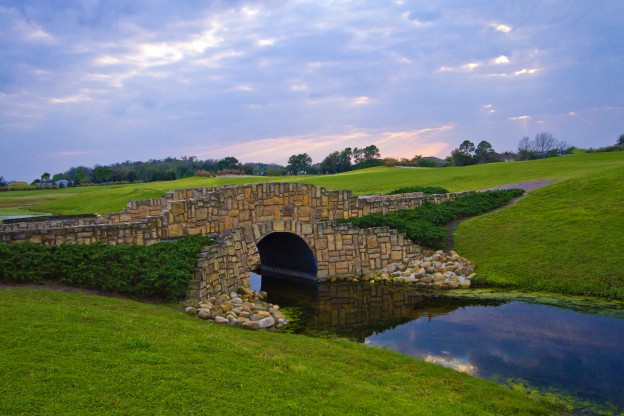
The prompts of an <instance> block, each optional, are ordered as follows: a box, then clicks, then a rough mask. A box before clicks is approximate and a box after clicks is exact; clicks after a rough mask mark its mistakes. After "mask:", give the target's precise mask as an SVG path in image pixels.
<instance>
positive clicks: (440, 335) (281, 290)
mask: <svg viewBox="0 0 624 416" xmlns="http://www.w3.org/2000/svg"><path fill="white" fill-rule="evenodd" d="M252 288H254V289H255V290H260V289H262V290H264V291H266V292H268V294H269V301H270V302H273V303H277V304H279V305H280V306H281V307H295V310H296V311H298V312H299V314H300V317H299V318H298V320H297V322H296V323H295V325H294V330H295V331H296V332H298V333H303V334H311V335H313V334H323V333H324V334H330V335H338V336H341V337H345V338H349V339H352V340H356V341H358V342H362V343H365V344H367V345H371V346H376V347H380V348H388V349H391V350H394V351H397V352H400V353H401V354H405V355H409V356H412V357H416V358H421V359H424V360H426V361H429V362H433V363H437V364H441V365H445V366H448V367H451V368H455V369H456V370H459V371H463V372H466V373H469V374H472V375H475V376H477V377H481V378H486V379H493V380H496V381H498V382H500V383H516V384H517V383H520V384H522V385H525V386H527V387H529V388H531V389H538V390H540V391H542V392H555V393H557V394H564V395H566V396H573V397H575V398H577V399H581V400H583V401H588V402H591V403H594V404H599V405H601V406H603V407H605V406H606V408H607V409H608V410H610V411H609V413H610V412H611V411H615V412H616V413H619V412H621V411H623V410H624V319H622V317H621V313H620V314H619V315H620V316H619V317H617V315H616V317H614V316H605V315H601V314H594V313H585V312H582V311H578V309H579V308H578V307H577V308H576V309H577V310H576V311H575V310H570V309H565V308H562V307H553V306H547V305H543V304H537V303H529V302H525V301H517V300H509V299H500V298H496V297H492V296H488V297H485V298H475V297H473V296H470V297H468V296H462V295H454V294H453V292H442V293H440V292H437V293H436V292H423V291H420V290H417V289H409V288H400V287H392V286H381V285H370V284H364V283H362V284H354V283H334V284H306V283H305V282H301V281H295V282H293V281H292V280H285V279H281V278H269V277H264V278H261V277H260V276H258V275H253V274H252ZM512 299H513V298H512ZM580 309H581V310H582V308H580Z"/></svg>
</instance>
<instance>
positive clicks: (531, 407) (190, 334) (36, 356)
mask: <svg viewBox="0 0 624 416" xmlns="http://www.w3.org/2000/svg"><path fill="white" fill-rule="evenodd" d="M0 327H1V328H2V331H0V345H2V354H0V369H1V370H2V371H0V414H3V415H16V414H58V415H84V414H89V415H100V414H102V415H128V414H132V415H154V414H167V415H199V414H219V415H240V414H251V415H267V414H275V415H321V414H322V415H436V416H442V415H549V414H558V413H559V412H560V411H561V410H562V408H561V407H558V406H555V405H551V404H549V403H547V402H546V401H544V400H543V399H539V398H530V397H527V396H525V395H523V394H521V393H519V392H516V391H512V390H509V389H506V388H504V387H501V386H499V385H497V384H495V383H493V382H489V381H484V380H480V379H477V378H474V377H471V376H468V375H465V374H461V373H457V372H455V371H452V370H449V369H446V368H443V367H440V366H436V365H432V364H428V363H425V362H422V361H419V360H414V359H412V358H409V357H405V356H401V355H399V354H396V353H393V352H390V351H383V350H378V349H374V348H369V347H366V346H363V345H359V344H356V343H353V342H349V341H343V340H328V339H318V338H308V337H304V336H299V335H291V334H283V333H279V334H278V333H271V332H264V331H259V332H253V331H245V330H241V329H237V328H231V327H223V326H219V325H217V324H211V323H207V322H205V321H201V320H198V319H197V318H191V317H189V316H186V315H185V314H183V313H180V312H178V311H175V310H172V309H171V308H169V307H167V306H163V305H151V304H143V303H138V302H133V301H128V300H122V299H112V298H104V297H97V296H89V295H82V294H76V293H64V292H52V291H48V290H27V289H6V290H0Z"/></svg>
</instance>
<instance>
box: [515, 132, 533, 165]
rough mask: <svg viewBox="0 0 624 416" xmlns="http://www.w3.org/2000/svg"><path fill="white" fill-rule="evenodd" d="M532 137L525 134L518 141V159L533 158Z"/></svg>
mask: <svg viewBox="0 0 624 416" xmlns="http://www.w3.org/2000/svg"><path fill="white" fill-rule="evenodd" d="M531 153H532V151H531V139H530V138H529V136H524V137H523V138H522V139H520V141H519V142H518V159H520V160H529V159H533V158H532V157H531Z"/></svg>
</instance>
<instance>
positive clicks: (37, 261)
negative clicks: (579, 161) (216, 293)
mask: <svg viewBox="0 0 624 416" xmlns="http://www.w3.org/2000/svg"><path fill="white" fill-rule="evenodd" d="M210 244H212V240H211V239H210V238H208V237H204V236H199V235H196V236H190V237H186V238H183V239H180V240H176V241H172V242H160V243H156V244H153V245H151V246H140V245H116V246H113V245H107V244H102V243H94V244H63V245H60V246H44V245H42V244H36V243H16V244H0V281H5V282H24V283H26V282H31V283H42V282H44V281H46V280H55V281H58V282H61V283H63V284H67V285H69V286H74V287H81V288H86V289H97V290H105V291H112V292H115V293H120V294H125V295H130V296H134V297H147V298H152V299H159V300H165V301H177V300H180V299H182V298H183V297H184V296H185V292H186V290H187V288H188V284H189V281H190V279H191V278H192V277H193V273H194V271H195V267H196V262H197V256H198V254H199V252H200V250H201V248H202V247H204V246H206V245H210Z"/></svg>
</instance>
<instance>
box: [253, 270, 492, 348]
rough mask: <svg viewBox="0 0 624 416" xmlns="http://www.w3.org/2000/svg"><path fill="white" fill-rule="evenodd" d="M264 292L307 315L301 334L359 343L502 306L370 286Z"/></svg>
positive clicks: (270, 286)
mask: <svg viewBox="0 0 624 416" xmlns="http://www.w3.org/2000/svg"><path fill="white" fill-rule="evenodd" d="M262 290H264V291H266V292H268V294H269V300H270V301H271V302H274V303H277V304H279V305H280V306H299V307H302V308H304V309H305V310H306V313H305V314H304V315H303V317H304V319H305V320H306V322H300V323H299V324H300V325H301V328H300V330H299V331H300V332H302V333H318V332H321V333H328V334H335V335H338V336H341V337H346V338H350V339H353V340H357V341H359V342H364V339H365V338H366V337H368V336H370V335H372V334H373V333H376V332H383V331H385V330H388V329H392V328H394V327H396V326H398V325H401V324H403V323H405V322H409V321H412V320H414V319H420V318H427V319H431V318H433V317H435V316H440V315H445V314H448V313H450V312H453V311H455V310H457V309H458V308H462V307H465V306H472V305H501V304H503V303H504V302H503V301H500V300H485V299H466V298H457V297H452V296H448V295H440V294H435V293H431V292H423V291H422V290H421V289H415V288H409V287H395V286H385V285H372V284H368V283H323V284H316V283H308V282H306V281H301V280H293V279H287V278H278V277H271V278H269V277H264V278H263V279H262Z"/></svg>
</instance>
